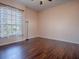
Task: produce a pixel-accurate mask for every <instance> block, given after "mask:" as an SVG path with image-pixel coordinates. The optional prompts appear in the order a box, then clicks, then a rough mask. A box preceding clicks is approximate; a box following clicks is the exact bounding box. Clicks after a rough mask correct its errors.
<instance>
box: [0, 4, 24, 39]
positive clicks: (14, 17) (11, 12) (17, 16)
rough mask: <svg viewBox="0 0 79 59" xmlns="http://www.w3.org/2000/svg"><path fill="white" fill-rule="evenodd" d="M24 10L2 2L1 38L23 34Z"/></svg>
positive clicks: (0, 10)
mask: <svg viewBox="0 0 79 59" xmlns="http://www.w3.org/2000/svg"><path fill="white" fill-rule="evenodd" d="M22 20H23V11H21V10H19V9H16V8H13V7H10V6H7V5H2V4H0V38H6V37H10V36H21V35H22Z"/></svg>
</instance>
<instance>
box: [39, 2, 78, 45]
mask: <svg viewBox="0 0 79 59" xmlns="http://www.w3.org/2000/svg"><path fill="white" fill-rule="evenodd" d="M39 36H40V37H44V38H49V39H56V40H61V41H67V42H72V43H78V44H79V3H78V2H68V3H64V4H62V5H59V6H56V7H54V8H49V9H47V10H44V11H41V12H39Z"/></svg>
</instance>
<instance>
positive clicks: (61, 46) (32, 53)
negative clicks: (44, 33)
mask: <svg viewBox="0 0 79 59" xmlns="http://www.w3.org/2000/svg"><path fill="white" fill-rule="evenodd" d="M0 59H79V45H77V44H72V43H66V42H61V41H55V40H49V39H44V38H34V39H30V40H28V41H23V42H19V43H14V44H10V45H6V46H1V47H0Z"/></svg>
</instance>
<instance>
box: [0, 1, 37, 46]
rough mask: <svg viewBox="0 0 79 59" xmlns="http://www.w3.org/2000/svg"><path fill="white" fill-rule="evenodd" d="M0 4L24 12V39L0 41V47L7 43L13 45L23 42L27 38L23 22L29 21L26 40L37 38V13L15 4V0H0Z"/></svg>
mask: <svg viewBox="0 0 79 59" xmlns="http://www.w3.org/2000/svg"><path fill="white" fill-rule="evenodd" d="M0 3H4V4H7V5H11V6H13V7H16V8H19V9H22V10H24V12H23V14H24V25H25V27H24V29H25V30H24V32H23V33H24V37H23V38H19V39H13V38H12V39H6V40H0V45H5V44H9V43H14V42H18V41H22V40H25V38H27V24H25V21H27V20H28V21H29V25H28V26H29V27H28V30H29V31H28V34H29V35H28V38H34V37H37V12H35V11H33V10H30V9H29V8H26V7H25V6H24V5H22V4H20V3H18V2H16V0H0Z"/></svg>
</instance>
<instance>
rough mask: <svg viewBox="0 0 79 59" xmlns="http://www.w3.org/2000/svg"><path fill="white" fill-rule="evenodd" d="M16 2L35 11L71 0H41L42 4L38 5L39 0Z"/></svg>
mask: <svg viewBox="0 0 79 59" xmlns="http://www.w3.org/2000/svg"><path fill="white" fill-rule="evenodd" d="M17 1H18V2H20V3H22V4H24V5H25V6H26V7H29V8H31V9H33V10H36V11H41V10H44V9H46V8H50V7H54V6H56V5H59V4H63V3H66V2H69V1H72V0H52V1H51V2H50V1H48V0H42V1H44V3H43V5H40V0H33V1H32V0H17Z"/></svg>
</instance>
